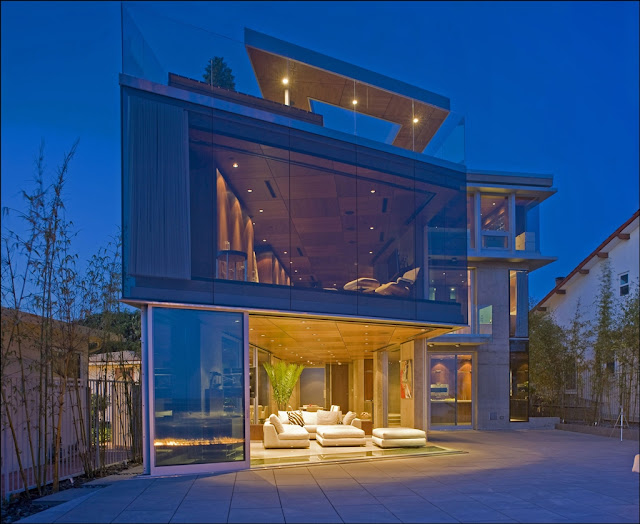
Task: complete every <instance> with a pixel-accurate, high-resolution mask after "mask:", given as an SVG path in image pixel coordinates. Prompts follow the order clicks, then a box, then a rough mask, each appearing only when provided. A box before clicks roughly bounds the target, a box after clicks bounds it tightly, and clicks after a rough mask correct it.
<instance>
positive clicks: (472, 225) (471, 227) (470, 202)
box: [467, 193, 476, 249]
mask: <svg viewBox="0 0 640 524" xmlns="http://www.w3.org/2000/svg"><path fill="white" fill-rule="evenodd" d="M475 201H476V195H475V193H471V194H469V195H467V235H468V237H469V248H470V249H475V248H476V206H475Z"/></svg>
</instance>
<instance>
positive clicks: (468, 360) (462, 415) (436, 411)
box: [428, 353, 474, 428]
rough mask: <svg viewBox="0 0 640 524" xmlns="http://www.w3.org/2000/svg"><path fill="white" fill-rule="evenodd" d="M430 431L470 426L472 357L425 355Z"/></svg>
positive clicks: (471, 415) (471, 413)
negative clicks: (427, 356) (427, 358)
mask: <svg viewBox="0 0 640 524" xmlns="http://www.w3.org/2000/svg"><path fill="white" fill-rule="evenodd" d="M428 365H429V374H428V375H429V388H430V394H429V416H430V421H429V422H430V423H429V425H430V427H432V428H438V427H440V428H446V427H468V428H471V427H472V425H473V390H474V388H473V356H472V355H469V354H457V353H454V354H431V355H429V364H428Z"/></svg>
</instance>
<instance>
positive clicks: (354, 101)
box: [351, 98, 358, 106]
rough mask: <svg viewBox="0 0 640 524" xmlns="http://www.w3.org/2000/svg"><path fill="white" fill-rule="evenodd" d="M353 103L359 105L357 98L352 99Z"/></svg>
mask: <svg viewBox="0 0 640 524" xmlns="http://www.w3.org/2000/svg"><path fill="white" fill-rule="evenodd" d="M351 103H352V104H353V105H354V106H357V105H358V101H357V100H356V99H355V98H354V99H353V100H352V101H351Z"/></svg>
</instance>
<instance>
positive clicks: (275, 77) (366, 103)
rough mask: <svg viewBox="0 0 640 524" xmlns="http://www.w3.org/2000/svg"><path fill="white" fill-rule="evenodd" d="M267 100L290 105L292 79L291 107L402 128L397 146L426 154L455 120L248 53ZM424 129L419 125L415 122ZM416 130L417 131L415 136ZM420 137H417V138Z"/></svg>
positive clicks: (378, 90) (365, 87)
mask: <svg viewBox="0 0 640 524" xmlns="http://www.w3.org/2000/svg"><path fill="white" fill-rule="evenodd" d="M247 52H248V53H249V58H250V60H251V63H252V65H253V69H254V71H255V75H256V78H257V80H258V85H259V87H260V90H261V92H262V96H263V98H266V99H268V100H272V101H274V102H279V103H282V102H283V101H284V85H283V84H282V80H283V78H285V77H287V78H288V79H289V83H288V85H287V87H288V89H289V93H290V99H291V105H292V106H295V107H298V108H301V109H305V110H307V111H312V107H311V100H318V101H320V102H325V103H327V104H331V105H334V106H338V107H342V108H344V109H348V110H350V111H351V110H353V109H354V105H353V100H354V99H355V100H357V101H358V103H357V105H356V106H355V108H356V110H357V111H358V112H359V113H364V114H366V115H369V116H373V117H376V118H380V119H382V120H387V121H389V122H394V123H396V124H399V125H400V126H401V127H400V130H399V131H398V134H397V135H396V137H395V139H394V141H393V145H394V146H397V147H402V148H404V149H408V150H410V151H417V152H422V151H423V150H424V148H425V147H426V146H427V144H428V143H429V141H430V140H431V139H432V138H433V136H434V135H435V133H436V132H437V131H438V129H439V127H440V125H441V124H442V122H444V120H445V118H446V117H447V115H448V114H449V112H448V111H447V110H445V109H442V108H439V107H436V106H432V105H430V104H426V103H424V102H420V101H418V100H413V99H411V98H408V97H406V96H402V95H399V94H396V93H392V92H390V91H386V90H383V89H381V88H378V87H374V86H371V85H368V84H364V83H361V82H357V81H355V80H353V79H350V78H347V77H344V76H340V75H337V74H335V73H331V72H329V71H325V70H322V69H319V68H317V67H313V66H310V65H307V64H304V63H302V62H298V61H296V60H291V59H289V58H286V57H282V56H278V55H274V54H271V53H268V52H266V51H262V50H260V49H256V48H253V47H247ZM414 117H415V118H417V119H418V123H416V124H414V122H413V119H414ZM414 130H415V131H414ZM414 132H415V137H414V136H413V134H414Z"/></svg>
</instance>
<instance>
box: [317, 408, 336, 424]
mask: <svg viewBox="0 0 640 524" xmlns="http://www.w3.org/2000/svg"><path fill="white" fill-rule="evenodd" d="M316 415H317V419H316V420H317V424H318V426H328V425H331V424H337V423H338V412H337V411H318V412H317V413H316Z"/></svg>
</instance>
